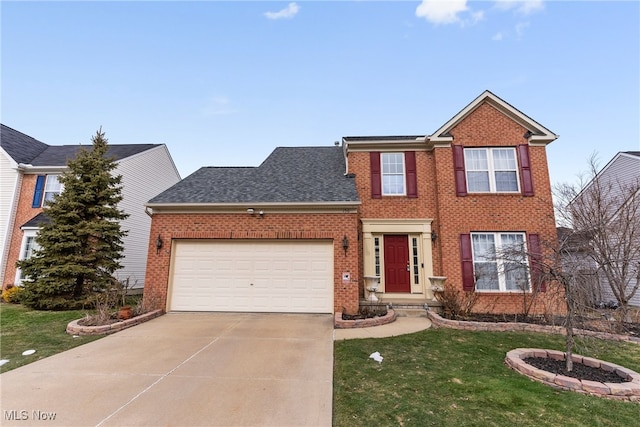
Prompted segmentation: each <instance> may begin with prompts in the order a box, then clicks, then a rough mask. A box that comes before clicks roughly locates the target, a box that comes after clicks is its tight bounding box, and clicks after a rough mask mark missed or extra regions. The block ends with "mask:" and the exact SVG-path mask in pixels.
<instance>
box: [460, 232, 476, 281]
mask: <svg viewBox="0 0 640 427" xmlns="http://www.w3.org/2000/svg"><path fill="white" fill-rule="evenodd" d="M460 262H461V265H462V290H464V291H474V290H475V289H476V280H475V277H474V274H473V253H472V252H471V234H461V235H460Z"/></svg>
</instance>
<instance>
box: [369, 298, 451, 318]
mask: <svg viewBox="0 0 640 427" xmlns="http://www.w3.org/2000/svg"><path fill="white" fill-rule="evenodd" d="M381 304H384V305H386V306H387V307H388V308H392V309H393V311H395V312H396V316H399V317H427V310H435V311H436V312H438V313H439V312H441V311H442V308H441V306H440V304H439V303H438V302H437V301H415V300H414V301H407V300H404V301H398V300H396V301H385V302H371V301H363V300H361V301H360V307H374V306H379V305H381Z"/></svg>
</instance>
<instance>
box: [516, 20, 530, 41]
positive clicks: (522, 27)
mask: <svg viewBox="0 0 640 427" xmlns="http://www.w3.org/2000/svg"><path fill="white" fill-rule="evenodd" d="M529 25H530V24H529V23H528V22H518V23H517V24H516V34H517V35H518V38H520V37H522V36H523V35H524V30H526V29H527V28H529Z"/></svg>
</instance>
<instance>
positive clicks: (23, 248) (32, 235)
mask: <svg viewBox="0 0 640 427" xmlns="http://www.w3.org/2000/svg"><path fill="white" fill-rule="evenodd" d="M37 235H38V230H37V229H25V230H24V231H23V234H22V244H21V245H20V258H19V259H20V261H22V260H25V259H29V258H31V255H33V251H34V250H36V249H38V244H37V243H36V236H37ZM24 279H25V277H24V274H23V273H22V270H21V269H19V268H18V269H16V277H15V284H16V285H20V284H21V283H22V280H24Z"/></svg>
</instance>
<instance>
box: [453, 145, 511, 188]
mask: <svg viewBox="0 0 640 427" xmlns="http://www.w3.org/2000/svg"><path fill="white" fill-rule="evenodd" d="M464 165H465V170H466V174H467V190H468V191H469V192H470V193H517V192H519V191H520V186H519V182H518V161H517V159H516V149H515V148H514V147H500V148H465V149H464Z"/></svg>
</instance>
